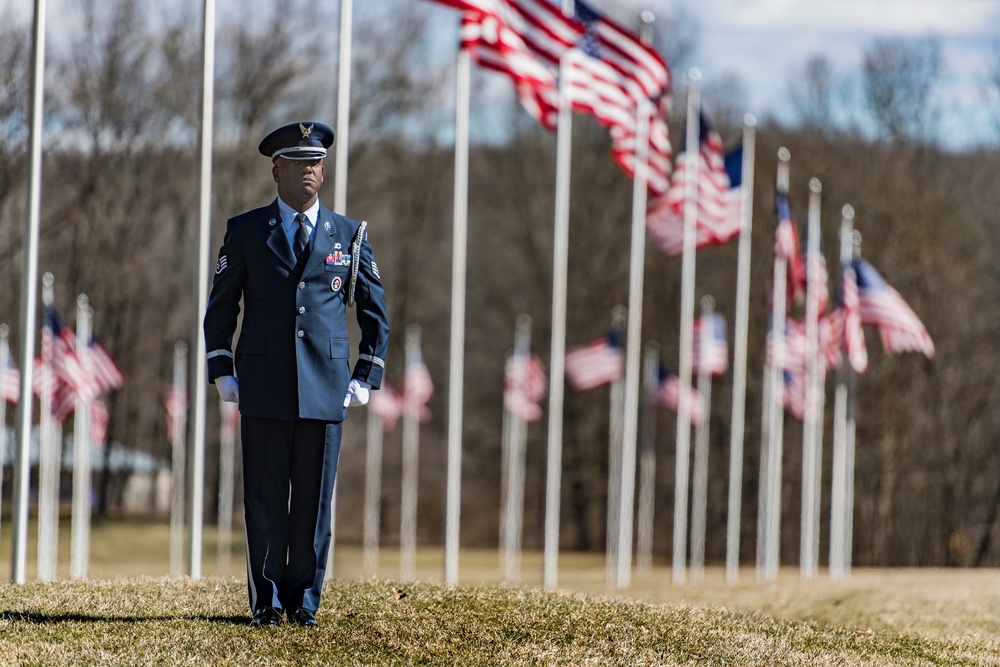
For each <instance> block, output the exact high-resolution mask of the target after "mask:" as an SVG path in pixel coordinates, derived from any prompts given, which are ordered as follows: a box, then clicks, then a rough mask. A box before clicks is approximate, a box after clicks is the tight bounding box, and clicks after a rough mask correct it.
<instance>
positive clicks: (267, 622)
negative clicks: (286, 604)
mask: <svg viewBox="0 0 1000 667" xmlns="http://www.w3.org/2000/svg"><path fill="white" fill-rule="evenodd" d="M250 625H251V626H253V627H256V628H262V627H273V626H275V625H281V609H280V608H278V607H261V608H260V609H258V610H257V611H255V612H254V613H253V619H252V620H251V621H250Z"/></svg>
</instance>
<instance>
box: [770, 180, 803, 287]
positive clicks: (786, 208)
mask: <svg viewBox="0 0 1000 667" xmlns="http://www.w3.org/2000/svg"><path fill="white" fill-rule="evenodd" d="M775 215H776V217H777V221H778V222H777V225H776V227H775V230H774V255H775V257H779V258H782V259H784V260H785V261H786V262H788V277H787V283H786V288H787V290H788V299H789V301H792V302H795V301H798V300H799V299H801V298H802V297H804V296H805V289H806V267H805V263H804V262H803V261H802V254H801V252H800V250H799V230H798V227H797V226H796V225H795V220H794V219H792V207H791V205H790V204H789V203H788V193H786V192H781V191H780V190H779V191H777V193H776V194H775Z"/></svg>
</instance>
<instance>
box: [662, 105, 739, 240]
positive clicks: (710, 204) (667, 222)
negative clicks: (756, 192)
mask: <svg viewBox="0 0 1000 667" xmlns="http://www.w3.org/2000/svg"><path fill="white" fill-rule="evenodd" d="M700 123H701V140H700V141H699V149H698V164H697V165H696V166H695V169H697V170H698V194H697V196H696V199H697V211H698V213H697V216H696V221H695V247H696V248H702V247H704V246H709V245H720V244H723V243H725V242H726V241H728V240H729V239H731V238H732V237H734V236H736V235H737V234H739V233H740V222H741V220H740V201H741V200H740V195H741V191H742V188H741V187H740V186H741V185H742V182H743V147H742V146H740V147H738V148H737V149H735V150H734V151H733V152H731V153H730V154H729V155H726V156H723V153H722V138H721V137H720V136H719V133H718V132H716V131H715V130H714V129H712V127H711V126H710V125H709V123H708V120H707V119H706V118H705V116H704V115H702V116H701V121H700ZM689 159H690V158H689V156H688V151H684V152H683V153H681V154H680V155H679V156H677V166H676V168H675V169H674V178H673V181H671V183H670V188H669V189H668V190H667V191H666V193H665V194H663V196H661V197H657V198H656V199H654V200H653V201H652V202H651V203H650V205H649V207H648V209H647V211H646V228H647V229H648V230H649V234H650V237H652V239H653V241H654V242H655V243H656V244H657V245H658V246H659V247H660V250H662V251H663V252H665V253H667V254H668V255H679V254H680V253H681V252H682V251H683V250H684V199H685V190H686V187H687V186H686V183H687V169H688V167H687V164H688V160H689Z"/></svg>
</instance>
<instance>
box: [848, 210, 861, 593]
mask: <svg viewBox="0 0 1000 667" xmlns="http://www.w3.org/2000/svg"><path fill="white" fill-rule="evenodd" d="M851 247H852V250H851V256H852V257H853V259H854V260H857V259H858V258H859V257H861V232H860V231H858V230H857V229H855V230H853V231H852V232H851ZM857 380H858V376H857V374H856V373H849V374H848V376H847V424H846V428H845V429H844V432H845V434H846V441H845V447H844V449H845V450H846V452H847V455H846V457H845V458H846V464H847V465H846V469H847V474H846V475H845V479H846V480H847V484H846V486H845V489H844V500H845V507H844V576H845V577H846V576H850V574H851V560H852V555H853V552H854V445H855V441H854V437H855V434H856V431H855V426H856V423H855V412H854V411H855V409H856V400H857V399H856V392H855V389H856V386H857Z"/></svg>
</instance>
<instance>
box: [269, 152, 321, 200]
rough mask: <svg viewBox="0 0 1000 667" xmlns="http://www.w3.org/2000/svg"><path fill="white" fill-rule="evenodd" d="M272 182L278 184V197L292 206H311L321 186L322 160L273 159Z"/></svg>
mask: <svg viewBox="0 0 1000 667" xmlns="http://www.w3.org/2000/svg"><path fill="white" fill-rule="evenodd" d="M271 173H272V174H273V175H274V182H275V183H277V184H278V195H279V196H280V197H281V199H282V200H283V201H285V202H286V203H288V204H290V205H292V206H298V205H306V204H311V203H312V202H313V200H315V199H316V197H317V195H318V193H319V187H320V186H321V185H323V173H324V166H323V160H321V159H317V160H289V159H286V158H283V157H278V158H275V160H274V167H273V168H272V169H271Z"/></svg>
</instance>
